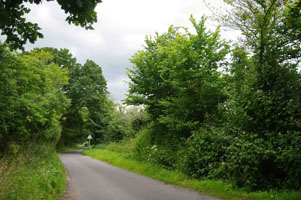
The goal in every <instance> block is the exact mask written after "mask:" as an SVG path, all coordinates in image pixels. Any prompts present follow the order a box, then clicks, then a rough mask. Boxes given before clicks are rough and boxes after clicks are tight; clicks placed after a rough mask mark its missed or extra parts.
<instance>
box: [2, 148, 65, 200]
mask: <svg viewBox="0 0 301 200" xmlns="http://www.w3.org/2000/svg"><path fill="white" fill-rule="evenodd" d="M65 185H66V182H65V168H64V166H63V164H62V163H61V161H60V159H59V157H58V155H57V154H56V152H55V150H54V149H53V148H51V147H46V146H36V147H31V148H30V149H29V148H28V149H23V150H18V151H13V152H10V153H7V154H5V155H2V157H1V158H0V199H6V200H10V199H12V200H25V199H26V200H39V199H48V200H52V199H57V198H58V196H60V195H61V194H62V192H63V190H64V188H65Z"/></svg>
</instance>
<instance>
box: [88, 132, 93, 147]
mask: <svg viewBox="0 0 301 200" xmlns="http://www.w3.org/2000/svg"><path fill="white" fill-rule="evenodd" d="M87 139H88V140H89V146H90V141H91V140H92V136H91V135H89V136H88V137H87Z"/></svg>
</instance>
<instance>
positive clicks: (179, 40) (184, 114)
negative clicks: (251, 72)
mask: <svg viewBox="0 0 301 200" xmlns="http://www.w3.org/2000/svg"><path fill="white" fill-rule="evenodd" d="M191 22H192V24H193V26H194V28H195V30H196V32H197V34H195V35H194V34H191V33H189V32H188V31H187V30H186V29H181V28H178V27H170V28H169V30H168V32H167V33H164V34H162V35H156V37H155V38H154V39H152V38H147V39H146V47H145V50H143V51H139V52H138V53H137V54H135V55H134V56H133V58H132V59H131V62H132V63H133V69H130V70H129V77H130V79H131V83H130V90H129V92H130V94H129V96H128V99H127V102H128V103H132V104H145V105H148V107H147V110H148V112H149V113H150V114H151V115H152V117H153V119H154V120H155V121H159V122H160V123H161V124H165V125H166V126H167V127H168V129H169V131H170V132H174V133H177V132H178V133H181V134H183V135H186V136H189V135H190V134H191V131H192V130H195V128H196V127H197V126H199V125H200V123H202V122H203V121H205V120H206V119H208V120H209V118H210V117H213V115H214V114H216V113H215V111H216V110H217V105H218V104H219V103H221V102H223V101H224V98H225V96H224V95H223V92H222V88H223V86H222V84H221V83H222V82H221V81H220V80H219V79H220V73H219V72H217V69H218V68H219V67H222V66H223V63H224V59H225V55H226V54H227V53H228V50H229V48H228V45H227V44H226V42H224V41H222V40H220V38H219V31H218V30H216V31H215V32H210V31H206V29H205V19H204V18H203V19H202V21H201V22H200V23H197V22H196V21H195V20H194V19H193V18H191Z"/></svg>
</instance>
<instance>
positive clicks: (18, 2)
mask: <svg viewBox="0 0 301 200" xmlns="http://www.w3.org/2000/svg"><path fill="white" fill-rule="evenodd" d="M45 1H51V0H45ZM57 2H58V4H60V6H61V8H62V9H63V10H64V11H65V13H66V14H67V15H68V16H67V18H66V21H67V22H68V23H69V24H70V23H73V24H75V25H76V26H81V27H84V28H86V29H93V28H92V24H93V23H95V22H97V16H96V12H95V11H94V9H95V7H96V5H97V4H98V3H100V2H101V0H76V1H74V0H57ZM25 3H31V4H41V3H42V0H9V1H7V0H0V30H1V34H2V35H5V36H6V42H7V43H9V44H10V45H11V47H12V48H14V49H23V46H24V44H26V42H27V41H29V42H31V43H34V42H35V41H36V40H37V39H38V38H42V37H43V35H42V34H41V32H40V31H39V30H40V28H39V26H38V24H36V23H32V22H28V21H27V20H26V18H25V17H24V15H25V14H27V13H29V12H30V9H29V8H27V7H26V6H25ZM49 20H51V19H49Z"/></svg>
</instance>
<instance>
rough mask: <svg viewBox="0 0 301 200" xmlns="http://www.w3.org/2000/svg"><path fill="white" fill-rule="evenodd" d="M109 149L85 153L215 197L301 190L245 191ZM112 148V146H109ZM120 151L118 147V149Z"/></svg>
mask: <svg viewBox="0 0 301 200" xmlns="http://www.w3.org/2000/svg"><path fill="white" fill-rule="evenodd" d="M105 148H106V149H86V150H84V152H83V153H84V154H85V155H88V156H90V157H92V158H94V159H97V160H101V161H104V162H107V163H109V164H111V165H115V166H118V167H121V168H124V169H127V170H130V171H133V172H136V173H138V174H142V175H145V176H148V177H151V178H154V179H157V180H160V181H163V182H167V183H170V184H174V185H178V186H181V187H185V188H190V189H193V190H196V191H200V192H203V193H206V194H209V195H212V196H215V197H220V198H223V199H233V200H234V199H235V200H243V199H246V200H259V199H264V200H272V199H273V200H299V199H301V192H297V191H282V192H276V191H270V192H246V191H244V190H243V189H239V188H235V187H234V186H232V185H231V184H228V183H225V182H223V181H219V180H217V181H215V180H196V179H192V178H189V177H188V176H186V175H184V174H182V173H180V172H177V171H171V170H167V169H164V168H163V167H161V166H159V165H154V164H150V163H141V162H139V161H136V160H133V159H131V157H130V156H129V153H128V152H126V151H121V152H113V151H110V150H107V147H105ZM110 149H111V148H110ZM117 151H118V149H117Z"/></svg>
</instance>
